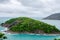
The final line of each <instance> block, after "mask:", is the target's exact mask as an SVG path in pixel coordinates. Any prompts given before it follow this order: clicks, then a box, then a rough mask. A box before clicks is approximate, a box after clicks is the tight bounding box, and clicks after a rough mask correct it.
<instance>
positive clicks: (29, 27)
mask: <svg viewBox="0 0 60 40" xmlns="http://www.w3.org/2000/svg"><path fill="white" fill-rule="evenodd" d="M16 20H17V21H19V23H18V24H16V25H13V26H12V27H10V28H9V29H10V30H11V31H14V32H24V31H27V32H32V31H33V32H34V31H35V30H37V29H38V30H43V31H44V32H45V33H52V32H53V31H55V32H59V31H60V30H58V29H57V28H56V27H55V26H53V25H50V24H47V23H44V22H41V21H38V20H34V19H31V18H28V17H19V18H13V19H10V20H8V21H6V22H5V23H6V24H7V23H8V24H11V23H13V22H14V21H16Z"/></svg>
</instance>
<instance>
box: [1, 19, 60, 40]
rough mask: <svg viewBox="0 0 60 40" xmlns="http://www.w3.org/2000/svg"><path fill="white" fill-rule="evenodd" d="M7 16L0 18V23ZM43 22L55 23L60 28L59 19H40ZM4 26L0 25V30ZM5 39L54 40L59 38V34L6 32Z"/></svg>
mask: <svg viewBox="0 0 60 40" xmlns="http://www.w3.org/2000/svg"><path fill="white" fill-rule="evenodd" d="M8 19H9V18H0V24H1V23H3V22H5V21H6V20H8ZM41 21H43V22H45V23H48V24H51V25H55V26H56V27H57V28H58V29H60V25H59V24H60V20H41ZM4 29H5V28H4V27H1V26H0V31H1V30H4ZM6 36H7V39H5V40H54V39H55V38H60V36H53V35H52V36H46V35H36V34H8V33H6Z"/></svg>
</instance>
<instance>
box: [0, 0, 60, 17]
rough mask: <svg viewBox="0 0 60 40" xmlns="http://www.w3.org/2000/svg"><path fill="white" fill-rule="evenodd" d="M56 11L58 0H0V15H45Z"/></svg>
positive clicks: (58, 10)
mask: <svg viewBox="0 0 60 40" xmlns="http://www.w3.org/2000/svg"><path fill="white" fill-rule="evenodd" d="M57 12H60V1H59V0H0V17H3V16H4V17H13V16H14V17H19V16H28V17H46V16H48V15H50V14H53V13H57ZM4 14H5V15H4ZM1 15H2V16H1Z"/></svg>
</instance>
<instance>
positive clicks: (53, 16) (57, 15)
mask: <svg viewBox="0 0 60 40" xmlns="http://www.w3.org/2000/svg"><path fill="white" fill-rule="evenodd" d="M44 19H51V20H60V13H56V14H52V15H50V16H48V17H46V18H44Z"/></svg>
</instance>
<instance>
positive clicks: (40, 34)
mask: <svg viewBox="0 0 60 40" xmlns="http://www.w3.org/2000/svg"><path fill="white" fill-rule="evenodd" d="M5 32H7V33H10V34H29V35H43V36H60V34H46V33H44V34H42V33H40V34H39V33H29V32H21V33H19V32H12V31H5Z"/></svg>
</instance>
